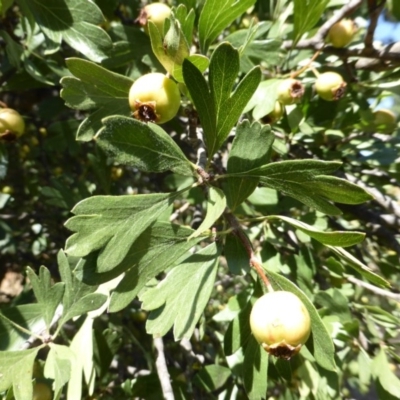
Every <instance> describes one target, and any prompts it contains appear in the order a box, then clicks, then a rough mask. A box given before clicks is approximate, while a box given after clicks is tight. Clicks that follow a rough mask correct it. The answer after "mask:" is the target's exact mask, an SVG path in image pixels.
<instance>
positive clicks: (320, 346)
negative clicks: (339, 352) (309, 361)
mask: <svg viewBox="0 0 400 400" xmlns="http://www.w3.org/2000/svg"><path fill="white" fill-rule="evenodd" d="M267 276H268V278H270V280H271V284H272V286H273V288H274V289H275V290H287V291H288V292H292V293H294V294H295V295H296V296H297V297H299V298H300V300H301V301H302V302H303V303H304V305H305V306H306V308H307V310H308V312H309V313H310V317H311V336H310V338H309V339H308V341H307V343H306V346H307V348H308V349H309V350H310V352H311V353H312V354H313V356H314V358H315V360H316V361H317V363H318V364H319V365H320V366H321V367H323V368H325V369H327V370H328V371H335V370H336V364H335V348H334V346H333V343H332V339H331V337H330V336H329V333H328V331H327V330H326V328H325V325H324V323H323V322H322V320H321V317H320V316H319V314H318V311H317V310H316V309H315V307H314V305H313V303H312V302H311V301H310V300H309V299H308V297H307V296H306V295H305V294H304V293H303V292H302V291H301V290H300V289H299V288H298V287H297V286H296V285H295V284H293V283H292V282H291V281H289V280H288V279H287V278H285V277H284V276H282V275H280V274H278V273H276V272H272V271H267Z"/></svg>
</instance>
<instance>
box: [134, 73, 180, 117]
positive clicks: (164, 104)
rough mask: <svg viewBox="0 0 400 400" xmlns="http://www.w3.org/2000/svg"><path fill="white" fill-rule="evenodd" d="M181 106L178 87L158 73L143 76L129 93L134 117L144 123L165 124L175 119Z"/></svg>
mask: <svg viewBox="0 0 400 400" xmlns="http://www.w3.org/2000/svg"><path fill="white" fill-rule="evenodd" d="M180 104H181V95H180V92H179V88H178V85H177V84H176V83H175V81H173V80H172V79H170V78H168V77H167V76H165V75H163V74H161V73H158V72H154V73H150V74H146V75H143V76H141V77H140V78H139V79H137V80H136V81H135V82H134V83H133V85H132V86H131V89H130V91H129V105H130V107H131V109H132V110H133V111H134V112H133V116H134V117H135V118H137V119H139V120H140V121H143V122H155V123H156V124H163V123H164V122H167V121H169V120H171V119H172V118H174V117H175V115H176V114H177V113H178V110H179V107H180Z"/></svg>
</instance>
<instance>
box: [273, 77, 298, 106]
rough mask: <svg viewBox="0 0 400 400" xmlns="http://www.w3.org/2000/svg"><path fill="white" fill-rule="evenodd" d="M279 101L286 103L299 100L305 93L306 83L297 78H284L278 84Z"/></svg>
mask: <svg viewBox="0 0 400 400" xmlns="http://www.w3.org/2000/svg"><path fill="white" fill-rule="evenodd" d="M277 93H278V101H279V102H281V103H282V104H284V105H290V104H294V103H296V102H298V101H299V100H300V99H301V98H302V97H303V95H304V85H303V84H302V83H301V82H300V81H298V80H297V79H293V78H289V79H285V80H283V81H282V82H281V83H280V85H279V86H278V91H277Z"/></svg>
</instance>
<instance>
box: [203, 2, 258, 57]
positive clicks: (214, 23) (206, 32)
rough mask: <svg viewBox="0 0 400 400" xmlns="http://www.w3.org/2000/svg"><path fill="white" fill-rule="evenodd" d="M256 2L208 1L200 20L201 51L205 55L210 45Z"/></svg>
mask: <svg viewBox="0 0 400 400" xmlns="http://www.w3.org/2000/svg"><path fill="white" fill-rule="evenodd" d="M255 2H256V0H241V1H236V0H220V1H215V0H206V2H205V4H204V6H203V9H202V11H201V14H200V19H199V28H198V29H199V38H200V47H201V51H202V52H203V53H204V54H205V53H206V52H207V50H208V47H209V46H210V44H211V43H212V42H213V41H214V40H215V39H216V38H217V36H218V35H219V34H220V33H221V32H222V31H223V30H224V29H225V28H227V27H228V26H229V25H230V24H231V23H232V22H233V21H234V20H235V19H236V18H238V17H240V16H241V15H242V14H243V13H244V12H245V11H246V10H247V9H248V8H250V7H251V6H252V5H253V4H254V3H255Z"/></svg>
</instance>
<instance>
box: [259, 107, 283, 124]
mask: <svg viewBox="0 0 400 400" xmlns="http://www.w3.org/2000/svg"><path fill="white" fill-rule="evenodd" d="M284 110H285V108H284V106H283V105H282V104H281V103H280V102H279V101H276V102H275V106H274V109H273V110H272V111H271V112H270V113H269V114H267V115H265V116H264V117H262V118H261V121H262V122H263V123H264V124H270V125H272V124H274V123H275V122H278V121H279V120H280V119H281V118H282V117H283V112H284Z"/></svg>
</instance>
